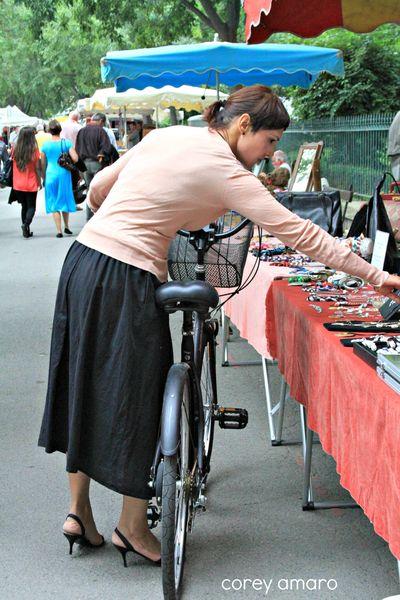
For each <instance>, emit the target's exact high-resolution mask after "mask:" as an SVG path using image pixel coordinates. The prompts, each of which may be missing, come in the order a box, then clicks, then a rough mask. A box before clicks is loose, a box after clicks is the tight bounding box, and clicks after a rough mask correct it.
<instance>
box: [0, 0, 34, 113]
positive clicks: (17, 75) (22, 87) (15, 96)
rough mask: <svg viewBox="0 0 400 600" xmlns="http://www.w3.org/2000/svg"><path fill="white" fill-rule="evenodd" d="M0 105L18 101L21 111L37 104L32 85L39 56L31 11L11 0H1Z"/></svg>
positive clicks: (26, 110)
mask: <svg viewBox="0 0 400 600" xmlns="http://www.w3.org/2000/svg"><path fill="white" fill-rule="evenodd" d="M0 23H1V29H2V31H1V36H0V56H1V67H2V73H1V78H0V106H6V105H7V104H17V105H18V106H19V107H20V108H21V109H22V110H23V111H25V112H29V110H30V109H31V108H32V109H33V108H34V107H36V106H37V104H36V103H37V102H38V99H39V98H38V94H37V90H36V86H35V79H36V76H37V73H38V72H39V71H40V57H39V56H38V47H37V43H36V40H35V37H34V35H33V33H32V31H31V30H30V23H31V12H30V11H29V9H27V8H26V7H25V6H23V5H17V6H16V5H15V4H14V2H13V0H3V1H2V2H1V3H0Z"/></svg>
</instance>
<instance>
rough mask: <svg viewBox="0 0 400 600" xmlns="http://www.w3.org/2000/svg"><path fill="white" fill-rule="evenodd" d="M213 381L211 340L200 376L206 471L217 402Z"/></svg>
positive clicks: (213, 350)
mask: <svg viewBox="0 0 400 600" xmlns="http://www.w3.org/2000/svg"><path fill="white" fill-rule="evenodd" d="M215 383H216V375H215V347H214V345H213V343H212V342H208V343H207V345H206V347H205V349H204V354H203V363H202V367H201V378H200V387H201V395H202V399H203V413H204V438H203V439H204V456H205V467H206V470H207V471H209V470H210V461H211V454H212V448H213V442H214V424H215V421H214V412H215V409H216V404H217V398H216V391H215V387H216V385H215Z"/></svg>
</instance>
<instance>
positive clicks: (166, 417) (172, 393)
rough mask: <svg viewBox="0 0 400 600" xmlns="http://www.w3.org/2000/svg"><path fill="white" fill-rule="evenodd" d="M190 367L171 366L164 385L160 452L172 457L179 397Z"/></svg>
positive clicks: (176, 428) (177, 439) (177, 424)
mask: <svg viewBox="0 0 400 600" xmlns="http://www.w3.org/2000/svg"><path fill="white" fill-rule="evenodd" d="M189 371H190V367H189V365H188V364H186V363H177V364H175V365H172V367H171V368H170V370H169V372H168V376H167V382H166V384H165V390H164V398H163V408H162V415H161V452H162V454H163V455H164V456H173V455H174V454H175V453H176V451H177V449H178V443H179V430H180V420H181V414H180V413H181V397H182V392H183V387H184V385H185V382H186V381H187V380H188V379H189V377H188V375H189Z"/></svg>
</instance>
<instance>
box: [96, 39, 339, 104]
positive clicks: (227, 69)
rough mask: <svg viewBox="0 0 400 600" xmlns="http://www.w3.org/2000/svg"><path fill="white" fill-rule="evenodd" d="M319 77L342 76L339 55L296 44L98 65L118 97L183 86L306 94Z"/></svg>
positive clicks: (111, 56)
mask: <svg viewBox="0 0 400 600" xmlns="http://www.w3.org/2000/svg"><path fill="white" fill-rule="evenodd" d="M323 72H327V73H331V74H332V75H337V76H342V75H344V65H343V56H342V53H341V51H340V50H336V49H335V48H321V47H317V46H302V45H299V44H258V45H255V46H247V45H246V44H232V43H229V42H205V43H202V44H188V45H172V46H160V47H158V48H141V49H137V50H123V51H118V52H107V55H106V56H105V57H104V58H102V59H101V74H102V79H103V81H113V82H114V84H115V88H116V91H118V92H123V91H125V90H127V89H129V88H135V89H137V90H141V89H143V88H145V87H147V86H153V87H156V88H160V87H162V86H164V85H172V86H174V87H179V86H181V85H183V84H185V85H193V86H201V85H206V86H207V87H217V88H218V86H219V84H221V83H223V84H226V85H228V86H234V85H237V84H242V85H252V84H255V83H260V84H264V85H273V84H278V85H282V86H289V85H298V86H301V87H303V88H308V87H309V86H310V85H311V84H312V83H313V82H314V81H315V80H316V78H317V77H318V75H319V74H320V73H323Z"/></svg>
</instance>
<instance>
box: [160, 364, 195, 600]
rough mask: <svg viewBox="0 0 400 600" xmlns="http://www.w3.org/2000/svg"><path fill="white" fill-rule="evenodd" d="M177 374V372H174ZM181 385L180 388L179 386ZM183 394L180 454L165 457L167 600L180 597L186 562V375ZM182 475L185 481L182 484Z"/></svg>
mask: <svg viewBox="0 0 400 600" xmlns="http://www.w3.org/2000/svg"><path fill="white" fill-rule="evenodd" d="M172 375H173V373H172ZM179 387H180V389H179ZM179 387H178V386H177V394H181V419H180V438H179V445H178V450H177V452H176V454H174V455H172V456H164V466H163V481H162V500H161V505H162V512H161V530H162V535H161V565H162V585H163V593H164V599H165V600H178V598H179V594H180V587H181V583H182V577H183V567H184V562H185V545H186V534H187V525H188V517H189V503H190V490H188V489H187V485H186V479H187V477H185V476H187V473H188V472H189V470H190V467H191V456H192V454H193V453H192V452H191V448H190V444H191V441H190V436H191V414H190V409H191V406H190V382H189V378H188V377H186V379H185V382H184V384H183V386H179ZM182 477H184V478H185V479H184V481H183V483H182Z"/></svg>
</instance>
